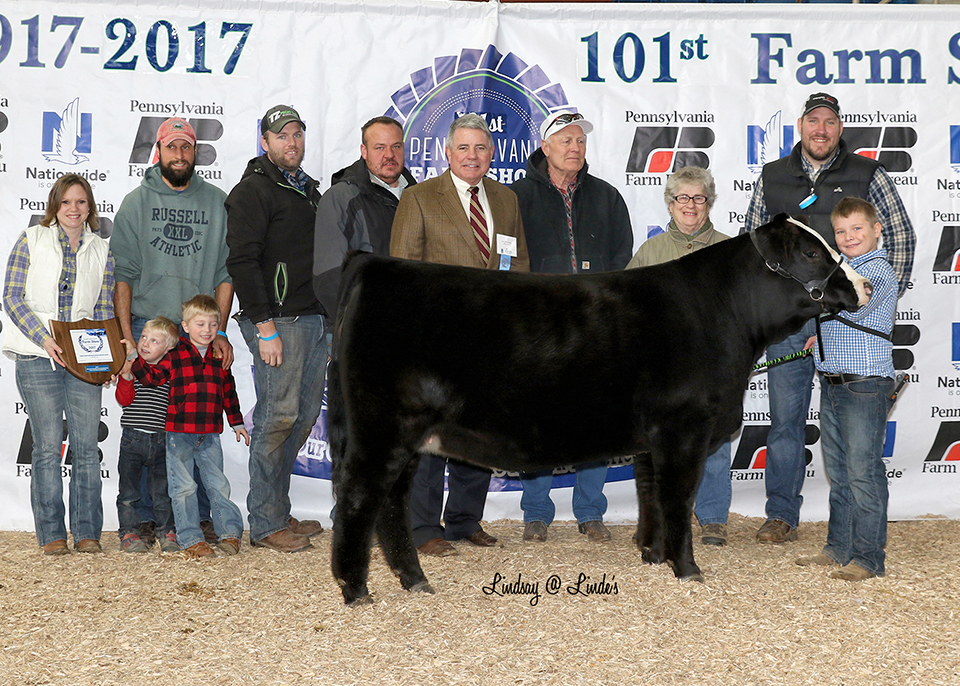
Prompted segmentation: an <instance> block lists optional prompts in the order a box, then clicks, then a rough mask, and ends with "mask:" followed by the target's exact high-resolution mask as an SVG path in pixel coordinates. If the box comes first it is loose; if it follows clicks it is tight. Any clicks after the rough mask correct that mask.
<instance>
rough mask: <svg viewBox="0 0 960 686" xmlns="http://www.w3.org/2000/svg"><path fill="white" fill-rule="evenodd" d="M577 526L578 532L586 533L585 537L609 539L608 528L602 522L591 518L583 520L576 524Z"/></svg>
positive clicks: (601, 539)
mask: <svg viewBox="0 0 960 686" xmlns="http://www.w3.org/2000/svg"><path fill="white" fill-rule="evenodd" d="M577 528H578V529H579V530H580V533H582V534H586V535H587V538H588V539H590V540H591V541H597V542H601V543H602V542H603V541H609V540H610V530H609V529H608V528H607V527H605V526H604V525H603V522H601V521H597V520H593V521H590V522H584V523H583V524H578V525H577Z"/></svg>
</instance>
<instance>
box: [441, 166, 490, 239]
mask: <svg viewBox="0 0 960 686" xmlns="http://www.w3.org/2000/svg"><path fill="white" fill-rule="evenodd" d="M450 178H451V179H453V185H454V187H455V188H456V189H457V196H458V197H459V198H460V204H461V205H462V206H463V212H464V214H466V216H467V220H468V221H469V219H470V189H471V188H473V186H471V185H470V184H469V183H467V182H466V181H464V180H463V179H461V178H460V177H459V176H457V175H456V174H454V173H453V172H450ZM477 187H478V188H479V189H480V190H479V191H477V200H479V201H480V207H482V208H483V214H484V218H485V219H486V220H487V236H489V237H490V239H491V240H490V244H491V250H490V252H492V253H493V252H496V246H495V245H493V237H494V236H495V235H496V233H495V232H494V227H493V212H491V211H490V201H489V200H487V191H486V190H485V189H484V187H483V179H480V183H478V184H477Z"/></svg>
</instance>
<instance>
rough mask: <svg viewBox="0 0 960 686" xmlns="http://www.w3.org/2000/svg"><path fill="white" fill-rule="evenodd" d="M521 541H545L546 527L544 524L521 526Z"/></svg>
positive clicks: (533, 523) (531, 523) (534, 523)
mask: <svg viewBox="0 0 960 686" xmlns="http://www.w3.org/2000/svg"><path fill="white" fill-rule="evenodd" d="M523 540H525V541H540V542H543V541H545V540H547V525H546V524H545V523H544V522H527V523H526V524H524V525H523Z"/></svg>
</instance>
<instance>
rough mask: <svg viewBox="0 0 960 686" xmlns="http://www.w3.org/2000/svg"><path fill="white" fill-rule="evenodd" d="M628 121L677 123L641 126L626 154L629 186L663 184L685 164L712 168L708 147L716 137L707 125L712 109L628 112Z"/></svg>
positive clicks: (635, 132)
mask: <svg viewBox="0 0 960 686" xmlns="http://www.w3.org/2000/svg"><path fill="white" fill-rule="evenodd" d="M626 120H627V122H628V123H648V122H650V123H656V122H663V123H671V124H678V125H677V126H638V127H637V128H636V131H634V134H633V145H631V147H630V154H629V156H628V157H627V168H626V185H628V186H662V185H663V183H664V178H665V176H666V175H669V174H672V173H673V172H674V171H676V170H677V169H680V168H682V167H703V168H704V169H707V168H709V167H710V156H709V155H708V154H707V150H708V149H709V148H711V147H712V146H713V143H714V141H715V140H716V136H715V135H714V133H713V129H711V128H710V127H707V126H695V125H691V124H703V123H712V122H713V121H714V117H713V115H712V114H710V113H709V112H697V113H683V112H676V111H674V112H657V113H644V112H632V111H629V110H628V111H627V112H626Z"/></svg>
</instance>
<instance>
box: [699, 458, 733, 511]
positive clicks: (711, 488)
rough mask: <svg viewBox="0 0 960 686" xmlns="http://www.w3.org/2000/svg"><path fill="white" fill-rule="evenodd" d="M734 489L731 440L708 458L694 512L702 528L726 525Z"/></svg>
mask: <svg viewBox="0 0 960 686" xmlns="http://www.w3.org/2000/svg"><path fill="white" fill-rule="evenodd" d="M731 498H733V487H732V486H731V484H730V439H727V440H725V441H724V442H723V445H721V446H720V447H719V448H717V451H716V452H715V453H713V454H712V455H709V456H707V461H706V463H705V464H704V466H703V476H702V477H701V478H700V486H699V488H698V489H697V500H696V502H695V503H694V506H693V512H694V514H695V515H697V521H698V522H700V526H703V525H704V524H726V523H727V515H729V514H730V500H731Z"/></svg>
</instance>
